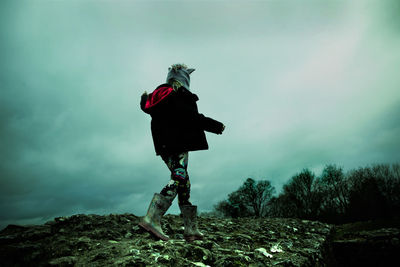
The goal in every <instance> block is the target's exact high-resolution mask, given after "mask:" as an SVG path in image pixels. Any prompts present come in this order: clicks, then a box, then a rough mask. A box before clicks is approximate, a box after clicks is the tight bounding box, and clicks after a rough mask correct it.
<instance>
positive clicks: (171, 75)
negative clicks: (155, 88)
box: [167, 64, 195, 90]
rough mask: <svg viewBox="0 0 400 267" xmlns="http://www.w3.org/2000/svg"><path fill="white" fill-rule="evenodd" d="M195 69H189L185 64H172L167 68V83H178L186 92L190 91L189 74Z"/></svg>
mask: <svg viewBox="0 0 400 267" xmlns="http://www.w3.org/2000/svg"><path fill="white" fill-rule="evenodd" d="M193 71H195V69H189V68H188V67H187V66H186V65H185V64H174V65H172V66H171V67H169V68H168V75H167V83H169V84H171V85H172V83H173V82H174V81H178V82H179V83H180V84H181V85H182V86H183V87H185V88H186V89H187V90H190V74H191V73H192V72H193Z"/></svg>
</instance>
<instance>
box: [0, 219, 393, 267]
mask: <svg viewBox="0 0 400 267" xmlns="http://www.w3.org/2000/svg"><path fill="white" fill-rule="evenodd" d="M138 221H139V217H137V216H135V215H132V214H122V215H106V216H99V215H74V216H71V217H60V218H56V219H54V220H53V221H50V222H47V223H46V224H44V225H36V226H17V225H9V226H7V227H6V228H5V229H3V230H2V231H1V232H0V265H1V266H338V262H337V261H336V258H335V255H334V254H335V252H334V251H333V249H334V246H333V244H335V242H336V243H337V244H340V242H339V243H338V241H340V240H342V241H343V244H345V242H344V240H345V239H346V237H345V236H344V235H341V236H340V238H339V239H338V240H332V237H333V236H334V227H333V226H331V225H328V224H324V223H320V222H314V221H306V220H297V219H249V218H242V219H220V218H204V217H200V218H199V229H200V230H201V231H202V232H203V233H204V234H205V235H206V237H207V238H206V239H205V240H204V241H194V242H191V243H187V242H186V241H184V240H183V227H182V225H183V222H182V219H181V218H180V217H179V216H176V215H167V216H164V218H163V227H164V230H165V232H166V234H168V235H169V236H170V237H172V239H171V240H170V241H167V242H165V241H159V240H157V239H155V238H154V237H153V236H151V235H150V234H148V233H147V232H145V231H143V230H142V229H141V228H139V227H138V226H137V223H138ZM393 233H394V232H393V231H392V232H391V234H393ZM397 234H398V229H397ZM381 237H382V235H381ZM394 238H396V237H394ZM390 242H392V241H390ZM397 242H398V239H397ZM337 244H336V245H337ZM390 244H391V243H390ZM397 246H398V245H397ZM336 248H339V251H340V249H342V248H343V247H341V246H340V245H338V246H336ZM347 250H349V248H347ZM340 260H342V259H341V258H340ZM340 265H341V264H340Z"/></svg>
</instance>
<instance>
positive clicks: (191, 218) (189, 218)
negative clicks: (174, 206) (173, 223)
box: [179, 205, 204, 242]
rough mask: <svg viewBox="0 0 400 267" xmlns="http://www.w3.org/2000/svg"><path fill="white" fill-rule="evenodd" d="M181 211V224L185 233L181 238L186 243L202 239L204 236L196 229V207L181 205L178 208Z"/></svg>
mask: <svg viewBox="0 0 400 267" xmlns="http://www.w3.org/2000/svg"><path fill="white" fill-rule="evenodd" d="M179 208H180V209H181V213H182V217H183V224H184V226H185V232H184V234H183V236H184V237H185V239H186V241H189V242H190V241H193V240H200V239H203V238H204V235H203V234H202V233H201V232H200V231H199V229H197V206H194V205H182V206H179Z"/></svg>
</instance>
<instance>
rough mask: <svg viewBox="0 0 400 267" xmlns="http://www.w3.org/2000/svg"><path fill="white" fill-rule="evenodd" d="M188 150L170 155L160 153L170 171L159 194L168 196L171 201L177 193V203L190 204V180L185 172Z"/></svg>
mask: <svg viewBox="0 0 400 267" xmlns="http://www.w3.org/2000/svg"><path fill="white" fill-rule="evenodd" d="M188 157H189V153H188V152H183V153H179V154H172V155H161V158H162V159H163V160H164V162H165V164H167V166H168V169H169V170H170V171H171V180H170V181H169V183H168V184H167V185H166V186H165V187H164V188H163V189H162V190H161V192H160V194H161V195H163V196H165V197H166V198H168V199H169V200H170V201H171V202H172V200H174V198H175V197H176V195H178V203H179V205H180V206H181V205H191V203H190V202H189V198H190V181H189V175H188V173H187V165H188Z"/></svg>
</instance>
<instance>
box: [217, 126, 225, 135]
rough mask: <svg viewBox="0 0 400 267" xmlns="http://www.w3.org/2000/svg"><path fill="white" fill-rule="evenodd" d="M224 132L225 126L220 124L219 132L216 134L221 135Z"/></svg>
mask: <svg viewBox="0 0 400 267" xmlns="http://www.w3.org/2000/svg"><path fill="white" fill-rule="evenodd" d="M224 130H225V125H224V124H222V127H221V131H220V132H219V133H218V134H222V133H223V132H224Z"/></svg>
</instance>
